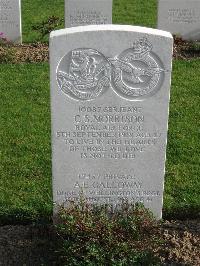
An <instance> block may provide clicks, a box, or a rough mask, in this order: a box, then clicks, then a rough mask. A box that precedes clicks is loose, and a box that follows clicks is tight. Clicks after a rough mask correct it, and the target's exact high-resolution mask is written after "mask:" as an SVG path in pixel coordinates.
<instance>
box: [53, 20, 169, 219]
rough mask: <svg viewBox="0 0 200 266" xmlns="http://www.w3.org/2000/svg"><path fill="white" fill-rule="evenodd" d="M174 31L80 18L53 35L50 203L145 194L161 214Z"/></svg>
mask: <svg viewBox="0 0 200 266" xmlns="http://www.w3.org/2000/svg"><path fill="white" fill-rule="evenodd" d="M172 46H173V38H172V36H171V34H170V33H168V32H163V31H159V30H153V29H147V28H141V27H133V26H122V25H121V26H119V25H109V26H108V25H105V26H103V25H102V26H100V25H98V26H85V27H76V28H68V29H65V30H60V31H55V32H52V34H51V37H50V59H51V62H50V65H51V107H52V149H53V159H52V160H53V195H54V196H53V197H54V203H55V205H60V204H62V203H64V202H66V200H73V199H77V198H79V195H80V193H81V192H82V193H83V194H84V195H85V196H86V198H87V200H88V202H89V203H97V204H100V203H108V204H117V203H120V202H121V201H122V199H127V200H129V201H130V202H142V203H143V204H144V205H145V206H146V207H148V208H150V209H151V210H152V211H153V213H154V214H155V216H156V217H158V218H160V217H161V215H162V201H163V187H164V173H165V154H166V142H167V125H168V108H169V94H170V93H169V92H170V80H171V65H172Z"/></svg>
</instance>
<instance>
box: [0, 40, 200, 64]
mask: <svg viewBox="0 0 200 266" xmlns="http://www.w3.org/2000/svg"><path fill="white" fill-rule="evenodd" d="M174 39H175V42H174V58H175V59H183V60H190V59H192V58H200V42H195V43H194V42H186V41H183V40H182V39H181V38H178V37H175V38H174ZM48 61H49V48H48V45H47V44H44V43H35V44H22V45H13V46H12V45H0V63H26V62H27V63H40V62H48Z"/></svg>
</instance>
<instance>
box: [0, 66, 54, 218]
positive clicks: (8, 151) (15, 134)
mask: <svg viewBox="0 0 200 266" xmlns="http://www.w3.org/2000/svg"><path fill="white" fill-rule="evenodd" d="M0 69H1V70H0V71H1V77H0V80H1V98H0V106H1V113H0V125H1V130H0V143H1V149H0V151H1V153H0V161H1V164H0V174H1V178H0V217H4V216H6V217H7V218H6V219H9V220H12V217H15V220H18V215H20V216H21V217H20V218H19V219H21V218H22V217H24V221H25V220H26V218H27V219H28V220H32V218H33V219H37V217H38V216H40V217H42V216H46V217H47V216H48V215H50V213H51V182H50V180H51V178H50V176H51V161H50V160H51V159H50V154H51V152H50V113H49V102H50V101H49V75H48V65H47V64H38V65H31V64H26V65H1V66H0Z"/></svg>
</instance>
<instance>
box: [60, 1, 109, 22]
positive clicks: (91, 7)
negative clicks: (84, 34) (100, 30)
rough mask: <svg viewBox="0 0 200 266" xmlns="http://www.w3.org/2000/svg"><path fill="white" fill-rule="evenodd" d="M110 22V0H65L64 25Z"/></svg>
mask: <svg viewBox="0 0 200 266" xmlns="http://www.w3.org/2000/svg"><path fill="white" fill-rule="evenodd" d="M93 24H112V0H65V27H76V26H84V25H93Z"/></svg>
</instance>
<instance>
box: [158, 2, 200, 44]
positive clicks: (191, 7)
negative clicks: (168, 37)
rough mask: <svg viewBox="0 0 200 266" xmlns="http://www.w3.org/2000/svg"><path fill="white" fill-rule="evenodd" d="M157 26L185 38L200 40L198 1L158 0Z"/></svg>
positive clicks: (199, 6) (199, 8) (199, 5)
mask: <svg viewBox="0 0 200 266" xmlns="http://www.w3.org/2000/svg"><path fill="white" fill-rule="evenodd" d="M158 28H159V29H162V30H166V31H169V32H171V33H173V34H177V35H179V36H181V37H182V38H183V39H185V40H200V1H199V0H159V6H158Z"/></svg>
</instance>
